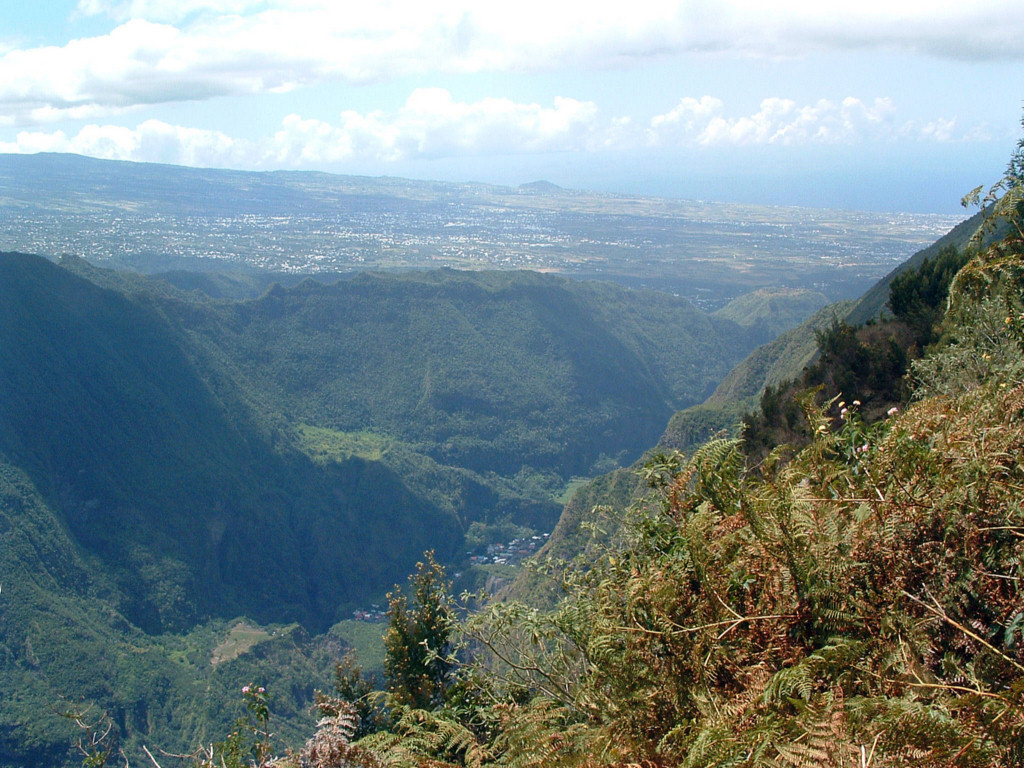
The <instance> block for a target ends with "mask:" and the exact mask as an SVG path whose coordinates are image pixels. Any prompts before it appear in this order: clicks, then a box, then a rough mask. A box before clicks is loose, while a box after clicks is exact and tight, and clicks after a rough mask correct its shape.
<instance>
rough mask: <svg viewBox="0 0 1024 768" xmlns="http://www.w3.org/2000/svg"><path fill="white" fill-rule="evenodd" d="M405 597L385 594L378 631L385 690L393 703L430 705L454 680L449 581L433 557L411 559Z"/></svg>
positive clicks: (436, 703) (439, 700)
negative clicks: (384, 615)
mask: <svg viewBox="0 0 1024 768" xmlns="http://www.w3.org/2000/svg"><path fill="white" fill-rule="evenodd" d="M409 587H410V591H411V596H407V595H406V594H405V593H404V592H401V591H399V589H398V588H397V587H396V588H395V591H394V592H391V593H389V594H388V603H389V609H388V617H389V619H390V624H389V626H388V629H387V631H386V632H385V633H384V648H385V652H386V656H385V659H384V672H385V676H386V678H387V688H388V692H389V693H390V694H391V695H392V696H393V697H394V699H395V701H396V702H397V703H399V704H402V705H405V706H407V707H411V708H413V709H434V708H436V707H439V706H440V705H441V704H443V703H444V701H445V694H446V692H447V691H448V689H449V688H450V686H451V685H452V683H453V681H454V672H455V659H454V643H453V637H452V636H453V632H454V630H455V625H456V619H455V612H454V609H453V606H452V598H451V594H450V590H451V583H450V582H449V581H448V580H447V578H446V576H445V572H444V568H442V567H441V566H440V565H439V564H438V563H437V561H436V560H435V559H434V553H433V552H427V553H426V561H425V562H421V563H417V564H416V572H415V573H414V574H413V575H412V576H410V577H409Z"/></svg>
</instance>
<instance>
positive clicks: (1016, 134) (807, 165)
mask: <svg viewBox="0 0 1024 768" xmlns="http://www.w3.org/2000/svg"><path fill="white" fill-rule="evenodd" d="M1022 41H1024V3H1022V2H1021V0H972V2H969V3H968V2H964V1H963V0H953V1H948V0H929V2H918V0H887V1H886V2H881V1H880V0H859V1H858V2H856V3H850V2H848V1H844V2H842V3H840V2H833V1H832V0H818V2H797V1H796V0H773V1H772V2H765V1H763V0H677V1H675V2H671V1H669V0H628V1H625V0H620V2H616V3H610V2H604V1H603V0H588V2H586V3H583V2H565V1H564V0H516V2H515V3H510V2H498V1H497V0H490V1H486V0H484V1H482V0H443V1H436V0H389V1H386V2H382V1H379V0H363V1H362V2H357V1H355V0H352V1H350V2H339V0H47V2H44V3H29V2H24V0H0V152H4V153H9V152H74V153H79V154H84V155H90V156H94V157H101V158H111V159H119V160H133V161H145V162H162V163H173V164H181V165H193V166H203V167H217V168H234V169H246V170H282V169H286V170H321V171H329V172H333V173H351V174H360V175H370V176H405V177H409V178H421V179H441V180H451V181H482V182H489V183H496V184H506V185H518V184H522V183H527V182H531V181H536V180H540V179H544V180H547V181H551V182H553V183H556V184H559V185H562V186H565V187H570V188H577V189H590V190H597V191H606V192H614V193H624V194H646V195H658V196H668V197H679V198H687V199H702V200H714V201H724V202H754V203H762V204H781V205H801V206H812V207H838V208H846V209H866V210H882V211H913V212H934V213H955V212H957V211H960V210H962V209H961V208H960V199H961V197H962V196H963V195H964V194H966V193H967V192H969V191H970V190H971V189H973V188H974V187H976V186H978V185H989V184H992V183H994V182H995V181H997V180H998V179H999V177H1000V176H1001V175H1002V172H1003V170H1004V169H1005V166H1006V164H1007V161H1008V159H1009V156H1010V153H1011V152H1012V151H1013V149H1014V148H1015V146H1016V144H1017V141H1018V140H1019V139H1020V137H1021V117H1022V108H1024V45H1022Z"/></svg>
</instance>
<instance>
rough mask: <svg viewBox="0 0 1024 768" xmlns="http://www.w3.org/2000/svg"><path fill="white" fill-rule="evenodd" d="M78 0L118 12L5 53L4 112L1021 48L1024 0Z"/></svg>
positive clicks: (10, 118)
mask: <svg viewBox="0 0 1024 768" xmlns="http://www.w3.org/2000/svg"><path fill="white" fill-rule="evenodd" d="M78 12H79V13H82V14H105V15H107V16H109V17H110V18H112V19H114V20H115V22H116V23H118V26H117V27H116V28H115V29H113V30H112V31H111V32H110V33H108V34H106V35H101V36H97V37H91V38H83V39H79V40H72V41H70V42H68V43H66V44H65V45H63V46H51V47H43V48H31V49H14V50H9V51H7V52H6V53H4V54H3V55H0V114H4V115H7V122H8V123H9V124H25V125H28V124H38V121H39V120H40V119H43V118H40V115H42V116H43V117H44V118H45V119H59V118H60V117H73V116H78V115H76V114H75V113H73V110H75V109H79V110H81V109H87V110H88V109H91V110H93V112H94V113H95V114H100V113H102V111H103V110H106V111H107V112H109V113H113V112H115V111H116V110H118V109H124V108H127V107H131V106H134V105H141V104H155V103H169V102H180V101H190V100H199V99H207V98H212V97H215V96H219V95H229V94H231V95H237V94H252V93H267V92H274V91H279V90H287V89H289V88H294V87H297V86H301V85H304V84H313V83H323V82H332V81H333V82H337V81H344V82H351V83H365V82H373V81H381V80H388V79H393V78H398V77H403V76H409V75H424V74H431V73H452V72H502V71H551V70H557V69H563V68H573V69H577V70H579V69H595V68H611V67H631V66H635V65H636V64H637V63H640V62H643V61H646V60H650V59H655V58H664V57H666V56H672V55H678V54H683V53H701V52H732V53H733V54H741V55H753V56H800V55H804V54H808V53H812V52H815V51H825V50H837V49H839V50H849V49H870V50H893V51H903V52H909V53H927V54H930V55H934V56H939V57H946V58H984V59H1004V60H1014V61H1020V60H1021V59H1024V46H1021V45H1020V44H1019V41H1020V40H1021V39H1024V13H1022V12H1021V11H1020V7H1019V0H974V2H971V3H963V2H962V0H955V2H954V0H932V1H931V2H927V3H925V2H919V1H917V0H912V1H909V2H899V3H893V2H891V1H889V2H881V0H866V1H865V2H861V3H853V4H851V3H847V2H843V3H839V2H836V0H820V2H816V3H808V2H804V1H803V0H776V2H773V3H763V2H761V0H634V1H633V2H630V3H606V2H598V3H593V4H591V5H589V6H587V7H586V9H585V10H581V9H580V7H579V6H578V5H576V4H572V3H557V2H556V3H552V2H550V1H549V0H544V1H542V0H521V2H519V3H516V4H510V3H480V2H475V1H474V2H470V0H436V1H435V2H423V1H422V0H367V2H363V3H344V4H342V3H338V2H336V0H80V2H79V5H78ZM751 130H756V127H752V128H751Z"/></svg>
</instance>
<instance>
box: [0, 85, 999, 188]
mask: <svg viewBox="0 0 1024 768" xmlns="http://www.w3.org/2000/svg"><path fill="white" fill-rule="evenodd" d="M896 116H897V110H896V108H895V106H894V105H893V103H892V102H891V101H890V100H889V99H884V98H879V99H875V100H874V101H872V102H870V103H867V102H864V101H862V100H860V99H857V98H853V97H848V98H845V99H843V100H841V101H831V100H828V99H821V100H819V101H817V102H815V103H813V104H808V105H804V106H801V105H798V104H797V103H796V102H794V101H792V100H789V99H782V98H768V99H764V100H763V101H762V102H761V105H760V108H759V109H758V111H757V112H755V113H754V114H751V115H735V116H731V115H729V114H728V112H727V106H726V104H725V102H724V101H722V100H721V99H718V98H716V97H713V96H703V97H701V98H700V99H696V98H692V97H687V98H684V99H682V100H681V101H680V102H679V104H678V105H677V106H676V107H675V108H674V109H672V110H670V111H669V112H666V113H665V114H662V115H656V116H654V117H652V118H650V120H649V121H647V122H646V124H643V123H638V122H635V121H633V120H631V119H630V118H628V117H604V116H602V114H601V112H600V110H599V108H598V106H597V105H596V104H594V103H593V102H589V101H577V100H575V99H569V98H556V99H554V100H553V102H552V104H551V105H550V106H542V105H540V104H535V103H519V102H514V101H512V100H510V99H492V98H487V99H481V100H479V101H475V102H463V101H458V100H456V99H455V98H454V97H453V96H452V94H451V93H450V92H448V91H447V90H444V89H440V88H422V89H418V90H415V91H413V93H412V94H411V95H410V96H409V98H408V99H407V100H406V102H405V104H404V105H403V106H402V107H401V108H400V109H398V110H395V111H393V112H385V111H382V110H375V111H371V112H367V113H360V112H356V111H354V110H349V111H345V112H343V113H341V114H340V115H339V116H338V119H337V120H336V121H331V122H328V121H324V120H318V119H311V118H305V117H302V116H300V115H297V114H293V115H289V116H288V117H286V118H285V119H284V120H283V121H282V123H281V126H280V128H279V129H278V130H277V131H276V132H275V133H273V134H272V135H269V136H265V137H264V138H262V139H259V140H255V141H248V140H240V139H235V138H232V137H231V136H228V135H227V134H225V133H222V132H220V131H210V130H202V129H198V128H189V127H184V126H177V125H170V124H168V123H165V122H162V121H159V120H147V121H145V122H143V123H140V124H139V125H138V126H136V127H135V128H126V127H122V126H116V125H97V124H93V125H88V126H86V127H84V128H82V129H81V130H80V131H79V132H78V133H77V134H75V135H74V136H68V135H67V134H65V133H64V132H63V131H59V130H58V131H52V132H49V133H47V132H43V131H22V132H20V133H19V134H18V135H17V138H16V140H15V141H13V142H8V143H3V142H0V152H75V153H78V154H84V155H91V156H95V157H103V158H109V159H119V160H140V161H148V162H164V163H174V164H181V165H197V166H221V167H236V168H316V167H323V166H325V165H339V164H344V163H346V162H349V161H353V162H360V163H365V162H383V163H393V162H399V161H406V160H420V159H435V158H446V157H465V156H503V155H516V154H537V153H549V152H601V151H614V150H634V149H639V148H642V147H647V148H654V149H660V148H672V147H674V148H688V149H697V150H699V149H715V148H722V147H730V146H750V145H755V146H756V145H783V146H799V145H808V144H840V143H842V144H857V143H864V142H877V141H884V142H896V141H906V140H914V141H927V142H953V141H968V140H971V141H976V140H982V139H983V138H984V137H985V136H987V135H988V127H987V126H985V125H981V126H968V127H961V126H960V124H959V122H958V121H957V120H956V119H955V118H951V119H944V118H940V119H936V120H933V121H930V122H928V123H924V124H920V123H917V122H914V121H906V122H903V123H901V124H899V125H897V123H896Z"/></svg>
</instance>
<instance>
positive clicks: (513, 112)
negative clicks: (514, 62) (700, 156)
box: [273, 88, 600, 165]
mask: <svg viewBox="0 0 1024 768" xmlns="http://www.w3.org/2000/svg"><path fill="white" fill-rule="evenodd" d="M598 130H599V126H598V123H597V107H596V105H594V104H593V103H591V102H581V101H576V100H575V99H566V98H558V99H555V101H554V105H553V106H551V107H542V106H540V105H539V104H520V103H516V102H513V101H511V100H510V99H482V100H481V101H477V102H473V103H465V102H459V101H456V100H455V99H454V98H452V95H451V94H450V93H449V92H448V91H446V90H443V89H440V88H423V89H418V90H416V91H414V92H413V93H412V95H410V96H409V98H408V100H407V101H406V103H405V105H404V106H403V107H402V108H401V109H400V110H398V111H397V112H394V113H385V112H382V111H374V112H369V113H367V114H360V113H358V112H354V111H346V112H343V113H342V114H341V117H340V120H339V121H338V123H337V124H336V125H331V124H328V123H325V122H323V121H317V120H304V119H302V118H301V117H299V116H298V115H291V116H289V117H287V118H286V119H285V121H284V124H283V126H282V128H281V130H280V131H279V132H278V133H277V134H276V136H275V137H274V142H273V148H274V153H275V160H276V162H278V163H281V164H286V165H304V164H312V163H317V162H332V161H333V162H336V161H339V160H345V159H348V158H350V157H358V158H360V159H374V160H384V161H395V160H406V159H410V158H424V157H450V156H453V155H483V154H490V155H501V154H517V153H529V152H551V151H560V150H579V149H584V148H587V147H588V146H589V145H590V144H591V143H592V142H593V141H600V139H599V138H598V137H597V136H596V134H597V132H598Z"/></svg>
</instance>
